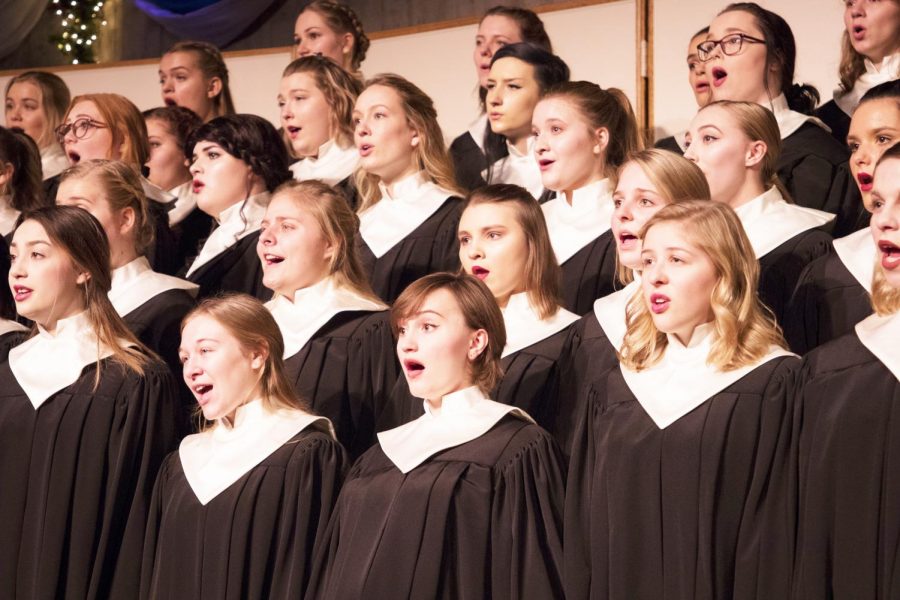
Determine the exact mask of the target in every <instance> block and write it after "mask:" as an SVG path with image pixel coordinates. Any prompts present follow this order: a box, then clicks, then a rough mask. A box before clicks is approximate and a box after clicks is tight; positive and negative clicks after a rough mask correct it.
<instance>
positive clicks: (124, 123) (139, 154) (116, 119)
mask: <svg viewBox="0 0 900 600" xmlns="http://www.w3.org/2000/svg"><path fill="white" fill-rule="evenodd" d="M79 102H93V103H94V106H96V107H97V112H99V113H100V117H101V118H102V119H103V120H104V121H105V122H106V125H107V127H109V131H110V133H111V134H112V147H116V146H118V145H119V144H123V145H124V148H123V149H122V158H121V160H122V162H124V163H126V164H128V165H130V166H131V167H132V168H133V169H135V170H136V171H137V172H138V173H140V172H141V169H142V168H143V166H144V163H146V162H147V160H148V159H149V158H150V142H149V141H147V124H146V123H145V122H144V117H143V116H142V115H141V111H139V110H138V107H137V106H135V105H134V104H133V103H132V102H131V100H129V99H128V98H126V97H125V96H120V95H119V94H82V95H81V96H75V97H74V98H72V103H71V104H70V105H69V109H68V110H67V111H66V116H65V119H68V117H69V113H71V112H72V109H73V108H75V105H76V104H78V103H79ZM65 119H64V120H65ZM110 149H112V148H110Z"/></svg>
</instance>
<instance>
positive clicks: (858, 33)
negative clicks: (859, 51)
mask: <svg viewBox="0 0 900 600" xmlns="http://www.w3.org/2000/svg"><path fill="white" fill-rule="evenodd" d="M850 35H852V36H853V39H854V40H856V41H857V42H858V41H860V40H862V39H863V38H864V37H866V28H865V27H863V26H862V25H854V26H853V29H852V30H851V33H850Z"/></svg>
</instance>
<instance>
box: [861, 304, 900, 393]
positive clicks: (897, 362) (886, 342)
mask: <svg viewBox="0 0 900 600" xmlns="http://www.w3.org/2000/svg"><path fill="white" fill-rule="evenodd" d="M856 335H857V336H859V341H861V342H862V343H863V346H865V347H866V348H868V349H869V352H871V353H872V354H874V355H875V356H876V357H878V360H880V361H881V364H883V365H884V366H885V367H887V369H888V370H889V371H890V372H891V373H893V374H894V377H896V378H897V379H898V380H900V346H898V344H897V340H900V313H894V314H892V315H885V316H881V315H877V314H874V315H870V316H868V317H866V318H865V319H863V320H862V321H860V322H859V323H857V324H856Z"/></svg>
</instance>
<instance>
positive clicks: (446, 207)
mask: <svg viewBox="0 0 900 600" xmlns="http://www.w3.org/2000/svg"><path fill="white" fill-rule="evenodd" d="M462 205H463V202H462V199H461V198H458V197H455V196H451V197H449V198H447V200H446V201H445V202H444V204H443V205H441V207H440V208H438V209H437V211H435V212H434V213H433V214H432V215H431V216H430V217H428V218H427V219H426V220H425V221H424V222H423V223H422V224H421V225H419V226H418V227H416V228H415V229H414V230H413V231H412V233H410V234H409V235H407V236H406V237H405V238H403V239H402V240H401V241H400V242H398V243H397V244H396V245H395V246H393V247H392V248H391V249H390V250H388V251H387V253H386V254H383V255H382V256H381V257H379V258H376V257H375V255H374V254H373V253H372V250H370V249H369V247H368V245H366V242H365V240H364V239H363V238H362V236H361V235H357V237H356V242H355V243H356V248H357V251H358V252H359V256H360V259H361V261H362V265H363V270H364V272H366V273H367V274H368V275H369V282H370V283H371V284H372V289H373V290H374V291H375V293H376V294H377V295H378V296H379V297H380V298H381V299H382V300H384V301H385V302H387V303H389V304H390V303H392V302H393V301H394V300H396V299H397V296H399V295H400V293H401V292H402V291H403V290H404V289H406V286H408V285H409V284H410V283H412V282H413V281H415V280H416V279H420V278H421V277H424V276H425V275H429V274H430V273H436V272H438V271H456V270H458V269H459V240H458V239H457V237H456V232H457V229H458V228H459V218H460V216H461V215H462Z"/></svg>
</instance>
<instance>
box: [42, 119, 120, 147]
mask: <svg viewBox="0 0 900 600" xmlns="http://www.w3.org/2000/svg"><path fill="white" fill-rule="evenodd" d="M106 127H108V125H107V124H106V123H101V122H100V121H95V120H93V119H91V118H90V117H82V118H80V119H76V120H74V121H72V122H71V123H63V124H62V125H60V126H59V127H57V128H56V132H55V133H56V139H57V140H58V141H59V144H60V145H63V140H64V139H65V137H66V135H67V134H68V133H69V131H70V130H71V131H72V135H74V136H75V139H76V140H83V139H84V138H86V137H87V136H88V133H90V131H91V129H105V128H106Z"/></svg>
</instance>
